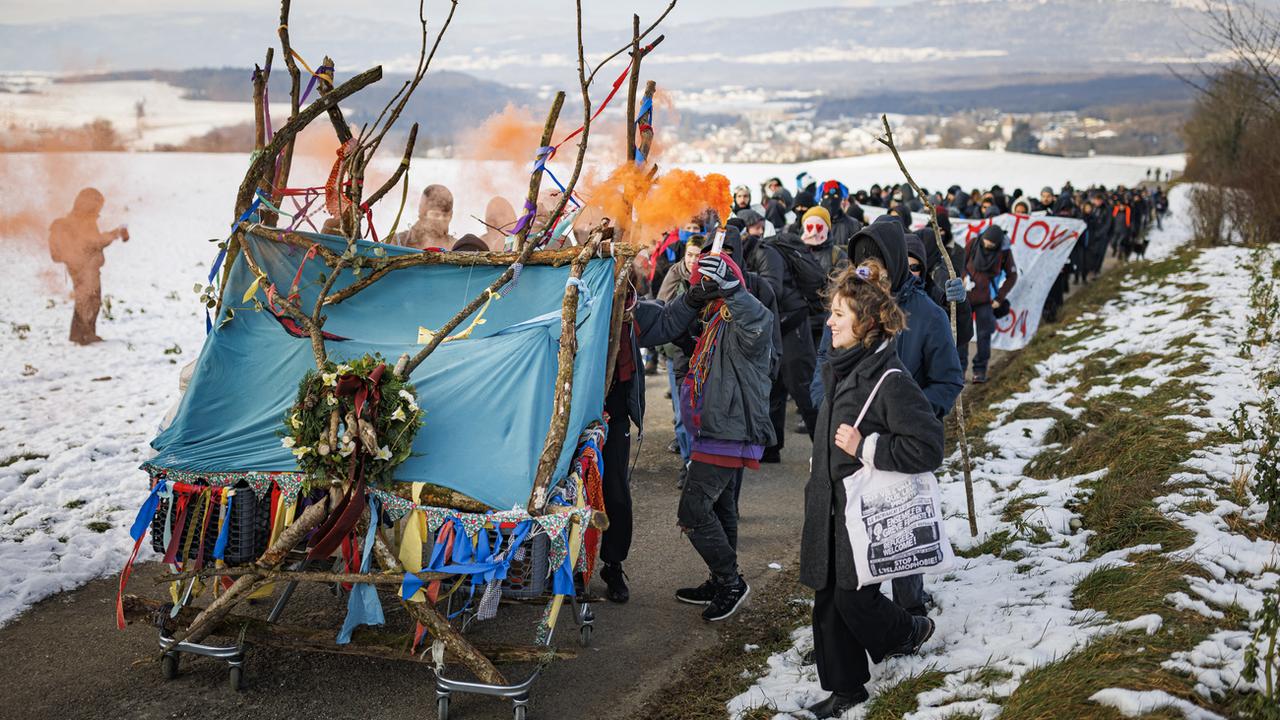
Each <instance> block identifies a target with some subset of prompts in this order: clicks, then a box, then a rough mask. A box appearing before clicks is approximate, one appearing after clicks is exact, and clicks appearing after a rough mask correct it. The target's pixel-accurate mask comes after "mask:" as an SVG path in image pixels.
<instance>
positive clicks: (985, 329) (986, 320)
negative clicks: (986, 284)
mask: <svg viewBox="0 0 1280 720" xmlns="http://www.w3.org/2000/svg"><path fill="white" fill-rule="evenodd" d="M973 320H974V325H975V328H974V329H975V330H976V332H977V336H978V351H977V352H976V353H974V356H973V373H974V374H975V375H985V374H986V373H987V363H988V362H990V361H991V336H992V335H995V333H996V314H995V311H994V310H992V309H991V306H990V305H986V304H983V305H975V306H974V307H973ZM968 364H969V345H968V344H967V343H966V344H965V346H964V352H962V353H960V371H961V372H963V371H964V370H965V369H966V366H967V365H968Z"/></svg>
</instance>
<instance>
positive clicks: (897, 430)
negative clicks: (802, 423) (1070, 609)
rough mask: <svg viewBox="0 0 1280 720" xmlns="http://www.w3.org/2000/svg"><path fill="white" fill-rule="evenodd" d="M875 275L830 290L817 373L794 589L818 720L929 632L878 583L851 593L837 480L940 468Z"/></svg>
mask: <svg viewBox="0 0 1280 720" xmlns="http://www.w3.org/2000/svg"><path fill="white" fill-rule="evenodd" d="M878 273H879V269H878V268H877V267H876V266H875V265H873V264H867V265H861V266H859V267H856V268H852V269H849V270H846V271H845V272H843V273H841V274H840V276H839V277H838V278H837V279H836V280H835V281H834V282H833V283H832V286H831V290H830V295H831V317H830V319H829V320H828V321H827V323H828V327H830V329H831V335H832V344H833V349H832V352H831V355H830V362H829V363H828V365H827V367H826V368H825V369H824V371H823V372H824V374H825V376H826V377H825V381H826V385H827V387H830V388H832V390H831V392H830V393H828V395H827V398H826V399H825V400H824V402H823V404H822V408H821V409H820V410H819V412H818V424H817V428H816V429H815V432H814V445H813V464H812V469H811V471H810V474H809V482H808V484H807V485H806V486H805V500H804V502H805V505H804V508H805V512H804V529H803V531H802V535H801V542H800V582H802V583H804V584H805V585H806V586H808V587H810V588H812V589H813V590H814V591H815V594H814V605H813V639H814V658H815V660H816V661H817V665H818V679H819V681H820V682H821V683H822V687H823V689H824V690H827V691H829V692H830V693H831V695H830V696H829V697H827V698H826V699H825V700H823V701H821V702H819V703H817V704H816V705H814V706H812V707H810V708H809V711H810V712H812V713H813V714H814V715H815V716H816V717H819V718H830V717H838V716H840V715H842V714H843V713H844V712H845V711H847V710H848V709H849V708H851V707H853V706H854V705H857V704H858V703H861V702H863V701H865V700H866V699H867V697H868V694H867V691H866V683H867V681H868V680H869V679H870V672H869V671H868V665H867V656H868V655H870V656H871V659H872V660H873V661H875V662H880V661H881V660H883V659H885V658H886V657H894V656H898V655H909V654H914V653H916V652H918V651H919V650H920V648H921V646H923V645H924V643H925V642H926V641H927V640H928V639H929V637H930V636H932V634H933V630H934V624H933V621H932V620H930V619H929V618H928V617H916V616H912V615H911V614H909V613H908V612H907V611H906V610H904V609H902V608H901V607H899V606H898V605H897V604H895V603H893V602H891V601H890V600H889V599H888V598H886V597H885V596H884V595H882V594H881V593H880V586H879V584H878V583H877V584H871V585H866V586H863V587H859V586H858V585H859V582H858V576H857V570H856V569H855V564H854V558H853V548H852V546H851V544H850V540H849V532H848V529H847V527H846V526H845V523H844V512H845V505H846V503H847V502H848V498H847V497H846V495H845V487H844V482H843V481H844V478H846V477H848V476H849V475H851V474H853V473H854V472H856V471H857V470H858V469H859V468H860V467H861V466H862V464H863V463H864V462H874V464H875V467H877V468H879V469H882V470H888V471H892V472H905V473H921V472H931V471H932V470H933V469H934V468H936V467H938V466H939V465H941V464H942V445H943V442H942V422H941V421H940V420H939V419H938V418H937V416H936V415H935V414H934V412H933V407H932V406H931V405H930V403H929V401H928V399H926V398H925V396H924V393H923V392H921V390H920V388H919V387H918V386H916V384H915V381H913V380H912V379H911V376H910V374H908V373H907V372H906V369H905V368H904V367H903V365H902V362H901V361H900V360H898V355H897V352H896V349H895V347H894V338H895V336H896V335H897V334H898V333H899V332H901V331H902V329H903V328H904V327H905V326H906V317H905V315H904V314H903V312H902V310H901V309H899V308H898V305H897V303H896V301H895V300H894V297H893V295H892V294H890V293H889V291H888V290H887V287H888V279H887V278H884V277H880V276H879V275H878ZM877 385H880V388H879V390H878V392H876V393H875V395H874V397H872V393H873V388H875V387H876V386H877ZM864 409H865V416H864V417H863V418H862V421H861V422H860V423H859V422H858V417H859V415H860V414H861V413H862V411H863V410H864ZM855 425H856V427H855Z"/></svg>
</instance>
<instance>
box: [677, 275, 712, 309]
mask: <svg viewBox="0 0 1280 720" xmlns="http://www.w3.org/2000/svg"><path fill="white" fill-rule="evenodd" d="M718 297H720V288H718V287H716V285H715V283H711V282H705V281H704V282H702V283H698V284H697V285H690V286H689V290H688V291H687V292H685V294H684V302H685V304H686V305H688V306H689V307H691V308H693V309H694V310H701V309H702V308H704V307H706V305H707V303H709V302H711V301H712V300H715V299H716V298H718Z"/></svg>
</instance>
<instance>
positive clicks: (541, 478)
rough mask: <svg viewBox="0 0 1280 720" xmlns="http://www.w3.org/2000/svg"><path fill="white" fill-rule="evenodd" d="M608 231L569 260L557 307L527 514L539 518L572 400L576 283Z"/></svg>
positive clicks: (562, 440) (575, 341) (552, 477)
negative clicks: (543, 431)
mask: <svg viewBox="0 0 1280 720" xmlns="http://www.w3.org/2000/svg"><path fill="white" fill-rule="evenodd" d="M605 232H608V229H605V230H601V231H598V232H597V233H596V234H595V235H594V236H593V237H591V238H590V239H589V240H587V242H586V244H585V245H583V246H582V251H581V252H579V253H578V257H576V258H574V259H573V266H572V269H570V271H569V285H568V287H567V288H566V289H565V292H564V301H563V302H562V303H561V305H560V352H559V353H558V355H557V358H556V363H557V367H556V384H555V392H554V393H552V395H553V397H554V398H555V399H554V401H553V404H552V410H551V426H550V427H549V428H547V439H546V440H545V441H544V442H543V445H542V455H541V457H539V458H538V471H537V474H536V475H535V476H534V481H533V492H532V493H530V495H529V508H528V510H529V514H530V515H541V514H543V513H544V512H546V510H547V500H548V497H547V491H548V489H549V488H550V487H551V482H552V480H554V479H555V470H556V465H558V464H559V462H560V451H561V450H563V449H564V443H565V439H566V437H565V436H566V435H567V432H568V429H569V409H570V405H571V403H572V400H573V364H574V360H575V359H576V358H577V356H578V333H577V327H578V297H579V292H578V283H577V282H576V281H577V280H578V279H580V278H581V277H582V271H583V270H586V268H587V263H588V262H589V261H590V260H591V258H592V256H594V255H595V253H596V250H597V249H598V248H599V247H600V242H601V240H603V239H604V233H605Z"/></svg>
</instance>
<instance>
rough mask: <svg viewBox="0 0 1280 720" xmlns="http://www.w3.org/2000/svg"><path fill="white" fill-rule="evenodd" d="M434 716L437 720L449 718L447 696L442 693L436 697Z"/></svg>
mask: <svg viewBox="0 0 1280 720" xmlns="http://www.w3.org/2000/svg"><path fill="white" fill-rule="evenodd" d="M436 717H437V718H439V720H449V696H448V695H442V696H440V697H438V698H436Z"/></svg>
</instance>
